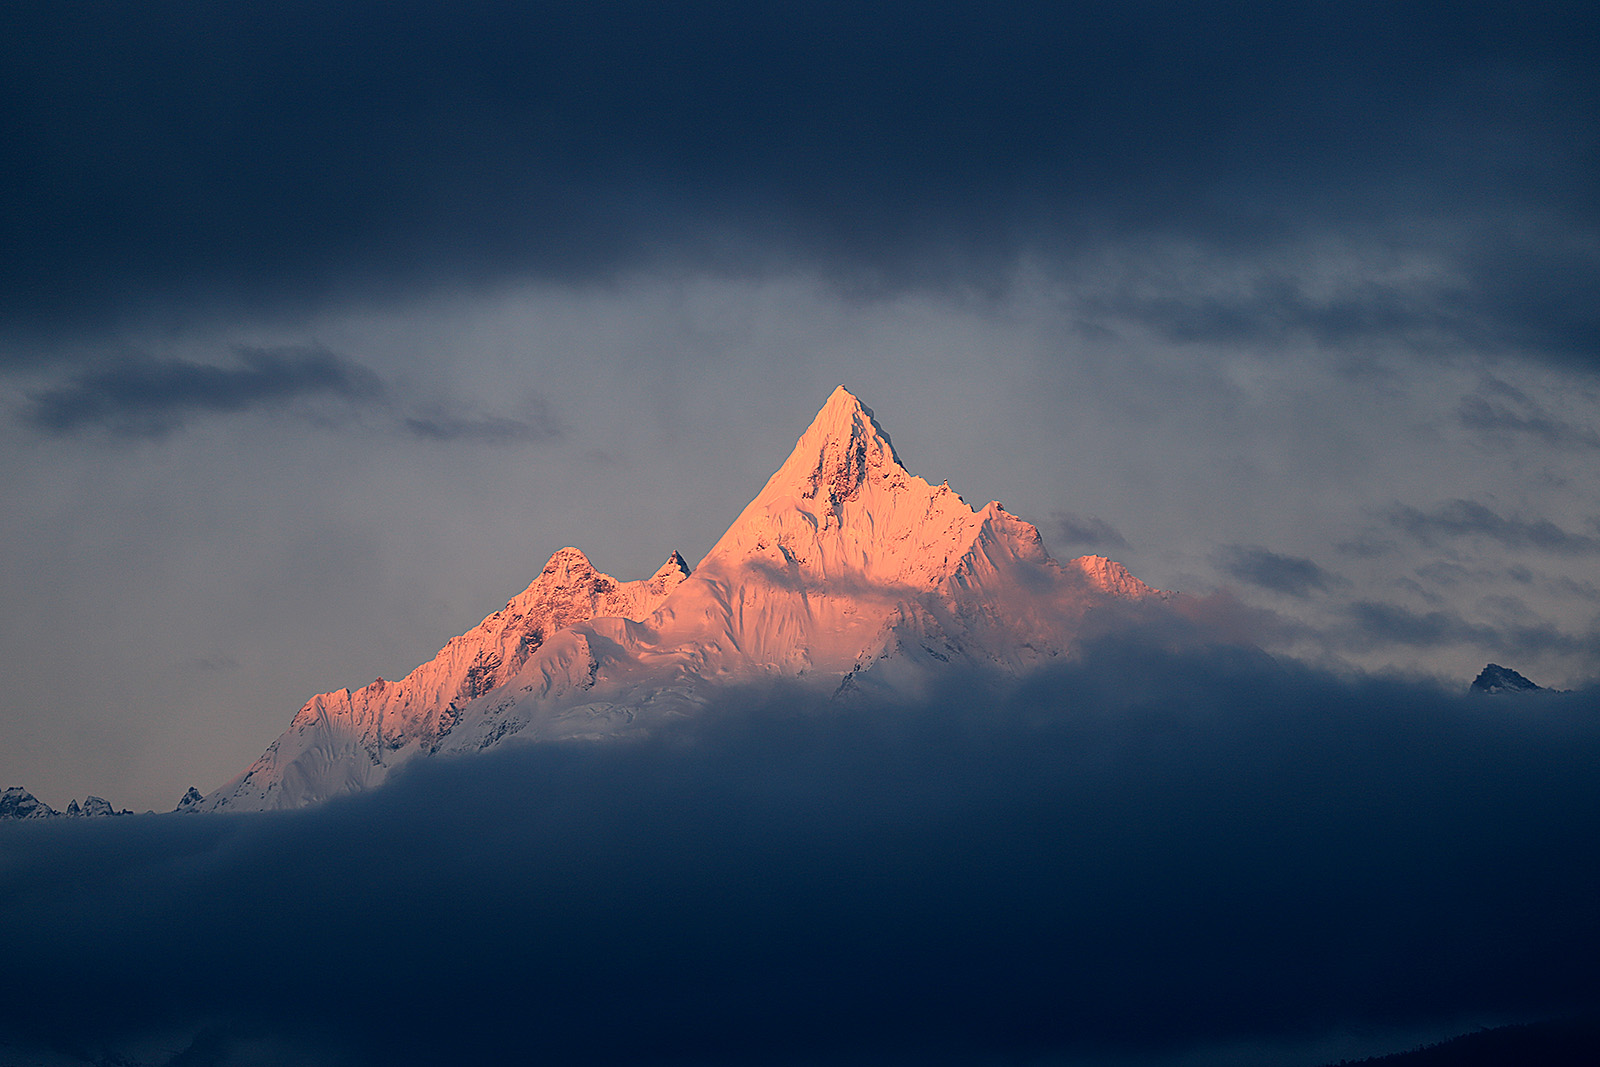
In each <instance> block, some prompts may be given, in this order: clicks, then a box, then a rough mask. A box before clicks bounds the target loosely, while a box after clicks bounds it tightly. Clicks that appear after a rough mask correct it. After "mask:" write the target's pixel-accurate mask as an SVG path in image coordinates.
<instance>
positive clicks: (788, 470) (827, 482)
mask: <svg viewBox="0 0 1600 1067" xmlns="http://www.w3.org/2000/svg"><path fill="white" fill-rule="evenodd" d="M874 474H877V475H879V476H880V477H886V478H889V479H891V481H894V482H899V481H902V480H903V479H904V477H905V475H906V469H905V467H904V465H902V464H901V462H900V456H899V454H898V453H896V452H895V450H894V444H893V443H892V442H891V441H890V440H889V435H888V434H887V433H885V432H884V431H883V427H882V426H879V425H878V420H877V419H875V418H873V415H872V409H871V408H869V407H867V406H866V405H865V404H863V403H862V402H861V401H860V400H858V399H857V398H856V396H855V394H853V393H851V392H850V390H848V389H846V388H845V387H844V386H842V385H841V386H839V387H838V388H837V389H835V390H834V391H833V395H832V396H830V397H828V402H827V403H826V404H824V405H823V406H822V410H821V411H819V412H817V417H816V418H814V419H812V420H811V425H810V426H808V427H806V432H805V433H803V434H801V435H800V440H799V441H797V442H795V446H794V451H793V452H791V453H790V454H789V458H788V459H787V460H785V461H784V464H783V466H782V467H780V468H778V472H777V473H776V474H774V475H773V476H772V478H771V480H770V481H768V482H767V487H766V489H765V490H763V491H762V494H761V495H762V496H763V497H771V496H774V495H784V496H794V497H799V498H801V499H804V500H818V501H821V502H822V503H824V504H826V505H834V506H837V505H838V504H839V503H840V502H841V501H844V500H852V499H854V498H855V496H856V494H857V492H859V490H860V489H861V487H862V485H863V484H864V483H865V482H866V481H867V480H868V479H869V478H870V477H872V476H873V475H874Z"/></svg>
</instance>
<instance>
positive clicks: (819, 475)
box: [186, 387, 1165, 811]
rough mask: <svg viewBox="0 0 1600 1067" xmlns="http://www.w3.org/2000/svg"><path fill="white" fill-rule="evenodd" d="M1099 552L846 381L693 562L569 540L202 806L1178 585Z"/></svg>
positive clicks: (914, 650)
mask: <svg viewBox="0 0 1600 1067" xmlns="http://www.w3.org/2000/svg"><path fill="white" fill-rule="evenodd" d="M1164 595H1165V594H1159V593H1158V592H1157V591H1156V590H1153V589H1151V588H1150V587H1149V586H1147V585H1145V584H1144V583H1143V582H1141V581H1139V580H1138V579H1137V578H1135V577H1133V575H1131V574H1130V573H1129V572H1128V571H1127V569H1126V568H1124V567H1123V566H1122V565H1121V564H1119V563H1114V562H1112V561H1110V560H1107V559H1104V558H1103V557H1100V556H1084V557H1081V558H1079V559H1075V560H1070V561H1068V562H1066V563H1058V562H1057V561H1056V560H1054V559H1052V558H1051V556H1050V554H1049V553H1048V552H1047V551H1046V550H1045V547H1044V544H1043V541H1042V539H1041V538H1040V536H1039V531H1038V530H1037V529H1036V528H1035V527H1034V526H1032V525H1031V524H1029V523H1027V522H1024V521H1023V520H1022V519H1019V518H1017V517H1016V516H1014V515H1011V514H1010V513H1008V512H1007V511H1006V510H1005V509H1004V508H1002V507H1001V506H1000V505H999V504H998V503H989V504H986V505H985V506H984V507H982V508H980V509H977V510H974V509H973V508H971V507H969V506H968V505H967V504H966V502H965V501H963V500H962V499H961V497H960V496H958V495H957V494H956V493H954V492H952V491H951V489H950V487H949V486H948V485H937V486H934V485H929V484H928V483H927V482H926V481H924V480H923V479H921V478H918V477H917V476H915V475H913V474H911V473H910V472H909V471H907V470H906V468H905V467H904V466H903V465H902V464H901V462H900V459H899V457H898V456H897V455H896V454H895V451H894V446H893V445H892V444H891V443H890V441H889V438H888V436H887V435H886V434H885V433H884V432H883V430H882V429H881V428H880V427H879V426H878V423H877V421H876V420H875V419H874V418H873V415H872V412H871V410H869V409H868V408H866V407H863V406H862V404H861V402H860V401H859V400H857V399H856V398H855V397H854V396H852V395H851V394H850V393H849V392H848V391H846V390H845V389H844V388H843V387H841V388H839V389H837V390H835V391H834V393H833V395H832V396H830V397H829V398H828V402H827V404H826V405H825V406H824V407H823V409H822V410H821V411H820V412H819V413H818V414H817V417H816V419H815V420H813V422H812V423H811V425H810V427H809V428H807V430H806V432H805V433H804V434H802V435H801V437H800V440H799V442H798V443H797V444H796V445H795V448H794V451H793V452H792V453H790V455H789V458H788V459H787V460H785V461H784V463H783V465H782V466H781V467H779V469H778V471H777V473H776V474H774V475H773V476H772V477H771V479H770V480H768V482H767V484H766V486H765V488H763V489H762V490H761V492H760V493H759V494H758V495H757V496H756V498H755V499H754V500H753V501H751V502H750V504H749V505H748V506H747V507H746V508H745V509H744V511H743V512H742V513H741V514H740V515H739V517H738V518H737V519H736V520H735V521H734V523H733V525H732V526H731V527H729V528H728V531H727V532H726V533H725V534H723V535H722V538H721V539H720V540H719V541H718V542H717V543H716V545H715V546H714V547H713V548H712V549H711V551H710V553H708V554H707V555H706V557H705V559H703V560H701V561H700V564H699V565H698V566H697V567H695V568H694V570H693V571H692V572H691V571H690V570H689V568H688V567H687V566H686V565H685V563H684V561H683V559H682V558H681V557H680V556H679V555H678V554H677V553H675V552H674V553H673V554H672V555H671V556H670V557H669V558H668V559H667V562H666V563H665V564H663V565H662V567H661V569H660V570H658V571H657V572H656V573H655V574H654V575H653V576H652V577H650V578H649V579H646V580H643V581H634V582H621V581H618V580H616V579H615V578H612V577H610V576H609V575H605V574H602V573H600V572H599V571H597V570H595V568H594V567H593V566H592V565H591V564H590V563H589V560H588V559H587V558H586V557H585V556H584V555H583V553H582V552H579V551H578V550H577V549H575V548H563V549H562V550H561V551H559V552H557V553H556V554H555V555H554V556H552V557H551V558H550V562H549V563H547V564H546V565H545V568H544V570H543V571H542V572H541V573H540V574H539V576H538V577H537V578H535V579H534V581H533V583H532V584H531V585H529V586H528V588H527V589H526V590H524V591H523V592H522V593H521V594H519V595H518V596H517V597H515V598H514V599H512V600H511V601H510V603H508V604H507V605H506V606H505V607H504V608H502V609H501V610H500V611H497V612H495V613H494V614H493V615H490V616H489V617H488V618H486V619H484V620H483V622H482V623H480V624H479V625H478V626H477V627H475V628H474V629H473V630H471V631H470V632H468V633H466V634H463V635H462V636H460V637H457V638H454V639H452V640H451V641H450V642H449V643H448V644H447V645H445V647H444V648H443V649H441V650H440V652H439V654H438V655H437V656H436V657H435V658H434V659H433V660H432V661H430V662H428V663H425V664H423V665H422V666H420V667H418V668H417V669H416V670H414V671H412V672H411V673H410V674H409V675H407V676H406V677H405V678H404V679H402V680H401V681H398V682H387V681H384V680H382V679H379V680H378V681H375V682H373V683H372V684H371V685H368V686H365V687H364V688H362V689H358V690H356V691H354V692H352V691H350V690H348V689H341V690H339V691H337V692H334V693H324V694H322V695H320V696H316V697H313V698H312V699H311V700H310V701H308V702H307V703H306V705H305V706H304V707H303V708H301V709H300V712H299V713H298V714H297V715H295V717H294V721H293V722H291V723H290V724H289V728H288V729H287V730H286V731H284V733H283V735H282V736H280V737H279V738H278V739H277V740H276V741H274V742H273V743H272V745H271V746H270V747H269V748H268V749H267V751H266V752H265V753H264V754H263V755H262V756H261V758H260V759H258V760H256V762H255V763H254V764H252V765H251V766H250V767H249V768H248V769H247V770H246V771H245V772H244V773H243V774H241V775H240V776H239V777H237V778H235V779H234V780H233V781H231V782H229V783H227V784H226V785H224V786H222V787H221V788H219V789H217V790H215V791H214V792H212V793H211V794H210V795H209V796H207V797H205V798H204V800H202V801H199V802H198V803H190V804H188V805H186V810H194V811H224V810H226V811H237V810H257V809H267V808H293V807H300V806H304V805H306V804H311V803H315V802H317V801H320V800H324V799H326V798H328V797H332V796H337V795H339V794H343V793H349V792H353V791H357V790H363V789H368V788H371V787H373V786H375V785H378V784H379V783H381V782H382V781H383V780H384V779H385V778H386V777H387V776H388V775H389V774H390V773H391V772H392V771H393V770H394V769H395V768H397V767H400V766H402V765H404V764H405V763H408V762H409V761H411V760H413V759H417V758H419V757H423V756H431V755H434V754H439V753H460V752H473V751H478V750H482V749H486V748H490V747H493V746H495V745H498V744H502V743H505V742H508V741H510V740H512V739H516V740H518V741H528V740H540V741H543V740H557V739H574V738H606V737H614V736H621V735H625V734H631V733H637V732H640V731H647V730H649V729H650V728H651V726H652V725H655V724H659V723H662V722H665V721H667V720H670V719H672V718H676V717H680V716H683V715H686V714H691V713H693V712H694V711H695V710H696V709H697V708H699V707H701V706H703V705H704V704H705V702H706V701H707V700H708V699H710V697H711V695H712V694H713V693H714V692H716V691H717V690H718V689H719V688H723V687H726V686H728V685H732V684H746V683H751V682H757V681H760V680H762V679H786V680H790V681H793V682H795V683H797V684H800V685H808V686H814V687H816V689H817V691H818V694H819V696H823V697H840V698H846V699H847V698H848V697H849V695H850V694H851V693H855V692H860V691H863V690H867V691H871V690H883V689H889V690H894V691H901V692H905V691H918V690H921V689H922V688H923V687H925V686H926V685H927V684H928V683H929V681H930V680H932V679H935V678H937V677H939V676H940V675H941V674H942V673H946V672H948V671H949V670H951V669H952V668H957V669H959V668H966V669H969V670H976V671H983V672H998V673H1001V674H1005V675H1016V674H1018V673H1020V672H1022V671H1025V670H1026V669H1028V668H1029V667H1031V666H1033V665H1036V664H1038V663H1041V662H1044V661H1047V660H1049V659H1051V658H1053V657H1055V656H1059V655H1061V654H1062V653H1064V652H1066V651H1068V650H1069V649H1070V648H1071V647H1072V645H1073V642H1074V638H1075V635H1076V634H1077V633H1079V631H1080V629H1081V623H1082V621H1083V619H1084V616H1085V615H1086V614H1087V613H1088V612H1090V611H1091V610H1093V609H1095V608H1097V607H1101V606H1104V605H1107V604H1111V603H1116V602H1119V601H1127V600H1138V599H1144V598H1149V597H1154V596H1164Z"/></svg>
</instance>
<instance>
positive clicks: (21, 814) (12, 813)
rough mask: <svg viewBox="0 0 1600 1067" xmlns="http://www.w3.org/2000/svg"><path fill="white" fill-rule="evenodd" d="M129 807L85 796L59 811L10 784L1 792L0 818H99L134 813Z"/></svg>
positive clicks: (17, 786)
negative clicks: (120, 808)
mask: <svg viewBox="0 0 1600 1067" xmlns="http://www.w3.org/2000/svg"><path fill="white" fill-rule="evenodd" d="M132 814H133V812H131V811H129V810H128V809H127V808H123V809H122V810H120V811H119V810H117V809H116V808H115V807H113V806H112V804H111V802H110V801H109V800H106V799H105V798H104V797H97V796H87V797H84V799H83V803H82V804H81V805H80V804H79V803H78V802H77V800H76V799H74V800H73V801H72V802H71V803H70V804H68V805H67V810H66V811H57V810H56V809H55V808H52V807H51V806H50V805H48V804H46V803H45V802H44V801H42V800H40V799H39V798H38V797H36V796H34V795H33V794H32V793H30V792H28V791H27V790H26V789H24V788H23V787H22V786H20V785H14V786H9V787H8V788H7V789H6V791H5V792H4V793H0V820H3V819H98V818H104V817H107V816H112V815H132Z"/></svg>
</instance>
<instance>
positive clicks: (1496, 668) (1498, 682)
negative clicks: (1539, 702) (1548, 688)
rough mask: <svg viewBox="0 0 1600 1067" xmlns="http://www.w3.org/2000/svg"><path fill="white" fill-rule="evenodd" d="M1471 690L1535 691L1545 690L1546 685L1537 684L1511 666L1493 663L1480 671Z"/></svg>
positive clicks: (1475, 691)
mask: <svg viewBox="0 0 1600 1067" xmlns="http://www.w3.org/2000/svg"><path fill="white" fill-rule="evenodd" d="M1470 691H1471V692H1474V693H1535V692H1543V691H1544V686H1542V685H1535V684H1534V683H1533V682H1531V681H1529V680H1528V679H1527V678H1524V677H1523V676H1522V675H1520V674H1518V673H1517V672H1516V671H1514V670H1512V669H1511V668H1510V667H1502V666H1500V664H1498V663H1491V664H1489V665H1488V666H1487V667H1485V668H1484V669H1483V670H1482V671H1480V672H1479V673H1478V677H1477V678H1475V679H1474V680H1473V682H1472V686H1471V690H1470Z"/></svg>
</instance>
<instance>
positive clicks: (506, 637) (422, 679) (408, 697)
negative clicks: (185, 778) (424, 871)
mask: <svg viewBox="0 0 1600 1067" xmlns="http://www.w3.org/2000/svg"><path fill="white" fill-rule="evenodd" d="M688 570H689V569H688V566H687V565H686V564H685V563H684V561H683V557H681V556H679V555H678V554H677V553H676V552H674V553H673V554H672V555H671V556H670V557H669V558H668V559H667V562H666V563H664V564H662V565H661V568H660V569H659V570H657V571H656V573H655V574H654V575H652V576H651V577H650V578H648V579H645V580H643V581H635V582H619V581H617V580H616V579H615V578H613V577H611V576H610V575H608V574H603V573H601V572H600V571H598V570H596V569H595V568H594V565H593V564H591V563H590V562H589V560H588V557H586V556H585V555H584V554H583V553H582V552H580V551H578V550H577V549H576V548H563V549H561V550H560V551H559V552H557V553H556V554H555V555H553V556H551V557H550V562H548V563H546V564H545V566H544V570H543V571H541V572H540V574H539V576H538V577H537V578H535V579H534V580H533V582H532V583H531V584H530V585H529V586H528V588H527V589H525V590H523V591H522V592H521V593H520V594H518V595H517V596H515V597H513V598H512V599H511V601H510V602H509V603H507V604H506V606H505V607H503V608H501V609H500V610H499V611H497V612H495V613H494V614H493V615H490V616H489V617H488V618H486V619H484V620H483V621H482V622H481V623H479V624H478V625H477V626H476V627H474V628H473V629H471V630H470V631H468V632H467V633H465V634H462V635H461V636H460V637H454V638H451V639H450V642H449V643H448V644H446V645H445V646H444V648H442V649H440V650H439V654H438V655H437V656H435V657H434V658H433V659H432V660H430V661H429V662H427V663H424V664H423V665H422V666H420V667H418V668H417V669H416V670H414V671H412V672H411V673H410V674H408V675H406V677H405V678H404V679H402V680H401V681H399V682H388V681H385V680H384V679H382V678H379V679H377V680H376V681H374V682H372V683H371V684H370V685H367V686H363V687H362V688H360V689H358V690H356V691H354V692H351V691H350V690H348V689H340V690H338V691H336V692H332V693H322V694H319V695H318V696H314V697H312V698H311V699H310V700H309V701H307V702H306V704H305V706H304V707H302V708H301V709H300V712H299V713H298V714H297V715H296V716H295V717H294V721H293V722H291V723H290V724H289V729H288V731H286V732H285V733H284V734H283V736H282V737H280V738H278V740H277V741H275V742H273V744H272V747H270V748H269V749H267V751H266V752H265V753H264V754H263V755H262V756H261V758H260V759H258V760H257V761H256V762H255V763H254V764H252V765H251V766H250V767H249V768H248V769H247V770H246V771H245V772H244V774H242V775H240V776H239V777H238V778H237V779H235V780H234V781H232V782H229V783H228V784H227V785H225V786H223V787H222V788H221V789H217V790H214V791H213V792H212V793H211V794H210V795H209V796H206V797H204V798H195V799H191V798H190V797H189V796H187V795H186V796H185V797H184V799H183V801H182V802H181V803H180V808H181V809H182V810H185V811H219V810H223V809H243V810H256V809H259V808H262V807H269V808H275V807H299V806H301V805H303V804H306V803H310V802H312V801H315V800H320V799H323V798H325V797H327V796H331V795H335V794H338V793H346V792H355V791H359V790H362V789H366V788H369V787H371V786H374V785H377V784H378V783H379V782H381V781H382V780H383V779H384V778H385V777H387V775H388V772H389V771H390V770H391V769H393V768H394V767H395V766H398V765H399V764H400V763H404V762H405V761H406V760H407V759H409V758H411V757H413V756H416V755H418V754H432V753H433V752H435V751H437V750H438V747H439V740H440V738H442V737H444V736H445V735H447V734H449V733H450V731H451V730H452V729H454V728H455V726H456V724H457V722H459V720H460V716H461V709H462V708H463V707H465V706H466V705H468V704H469V703H471V702H472V701H474V700H476V699H477V698H479V697H481V696H484V695H485V694H487V693H490V692H492V691H493V690H495V689H497V688H499V686H500V685H501V684H502V683H503V682H504V681H505V680H506V679H507V678H510V677H512V676H514V675H516V674H517V673H518V672H519V671H521V669H522V668H523V667H524V666H525V665H526V664H527V663H528V662H529V660H530V659H532V658H534V657H535V654H536V653H538V652H539V650H540V649H541V648H542V647H543V646H544V644H545V642H546V640H547V639H548V638H550V637H552V636H558V635H560V634H562V633H563V631H565V630H567V629H568V628H569V627H571V626H573V625H575V624H577V623H581V622H585V621H587V620H589V619H592V618H594V617H595V616H597V615H607V616H617V617H620V618H639V617H643V616H644V615H647V614H649V613H650V612H651V611H653V610H655V608H656V607H657V606H658V605H659V604H660V603H661V601H662V600H664V599H665V598H666V596H667V595H668V594H669V593H671V592H672V590H673V589H675V588H676V587H677V586H678V584H679V583H681V582H682V581H683V580H684V578H685V577H687V576H688ZM557 643H558V644H560V643H561V642H560V641H558V642H557Z"/></svg>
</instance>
